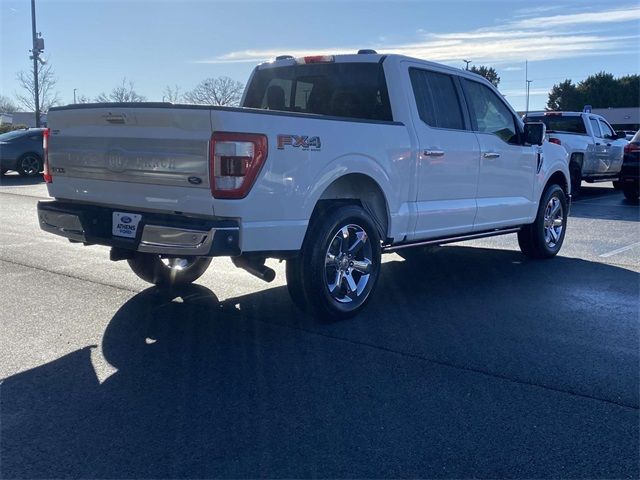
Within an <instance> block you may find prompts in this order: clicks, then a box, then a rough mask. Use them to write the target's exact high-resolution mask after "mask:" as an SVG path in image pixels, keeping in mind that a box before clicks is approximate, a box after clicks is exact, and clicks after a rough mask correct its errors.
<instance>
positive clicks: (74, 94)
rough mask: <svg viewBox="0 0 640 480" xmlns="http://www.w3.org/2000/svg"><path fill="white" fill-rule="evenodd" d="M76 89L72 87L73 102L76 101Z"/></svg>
mask: <svg viewBox="0 0 640 480" xmlns="http://www.w3.org/2000/svg"><path fill="white" fill-rule="evenodd" d="M76 90H77V88H74V89H73V103H76Z"/></svg>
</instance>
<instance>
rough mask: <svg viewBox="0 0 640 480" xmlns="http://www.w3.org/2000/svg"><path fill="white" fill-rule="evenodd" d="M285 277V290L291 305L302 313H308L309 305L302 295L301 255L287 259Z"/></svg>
mask: <svg viewBox="0 0 640 480" xmlns="http://www.w3.org/2000/svg"><path fill="white" fill-rule="evenodd" d="M285 273H286V277H287V290H288V291H289V296H290V297H291V300H292V301H293V303H294V304H295V305H296V307H298V308H299V309H300V310H302V311H303V312H307V311H309V304H308V303H307V298H306V296H305V294H304V285H303V282H302V255H297V256H295V257H292V258H288V259H287V264H286V267H285Z"/></svg>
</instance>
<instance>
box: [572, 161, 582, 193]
mask: <svg viewBox="0 0 640 480" xmlns="http://www.w3.org/2000/svg"><path fill="white" fill-rule="evenodd" d="M569 176H570V177H571V195H573V197H574V198H575V197H577V196H578V195H580V185H581V184H582V169H581V168H580V166H579V165H577V164H572V165H570V168H569Z"/></svg>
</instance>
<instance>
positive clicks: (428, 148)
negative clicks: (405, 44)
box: [405, 63, 480, 239]
mask: <svg viewBox="0 0 640 480" xmlns="http://www.w3.org/2000/svg"><path fill="white" fill-rule="evenodd" d="M408 73H409V75H408V76H407V77H406V78H407V81H408V83H409V85H407V86H406V90H405V91H407V92H410V94H409V97H410V98H409V100H410V108H411V112H412V119H413V125H414V127H415V131H416V135H417V137H418V145H419V149H418V156H417V161H418V165H417V198H416V224H415V230H414V234H413V238H414V239H422V238H436V237H441V236H446V235H451V234H456V233H466V232H470V231H471V230H472V228H473V221H474V218H475V215H476V201H475V195H476V188H477V184H478V168H479V161H480V147H479V145H478V139H477V138H476V136H475V134H474V133H473V132H472V131H471V130H470V128H469V121H468V116H466V115H465V113H464V112H465V109H464V108H463V105H462V92H461V90H460V86H459V83H458V81H457V79H456V78H455V77H454V76H452V75H450V74H449V73H446V72H440V71H436V70H430V69H425V68H424V67H423V66H421V65H420V64H413V63H408Z"/></svg>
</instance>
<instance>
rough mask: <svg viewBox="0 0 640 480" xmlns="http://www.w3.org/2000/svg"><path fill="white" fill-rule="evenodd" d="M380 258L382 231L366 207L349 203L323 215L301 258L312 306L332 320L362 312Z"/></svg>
mask: <svg viewBox="0 0 640 480" xmlns="http://www.w3.org/2000/svg"><path fill="white" fill-rule="evenodd" d="M380 261H381V246H380V235H379V233H378V230H377V228H376V226H375V224H374V222H373V221H372V219H371V217H370V216H369V215H368V214H367V213H366V212H365V211H364V209H362V208H361V207H359V206H356V205H345V206H341V207H337V208H335V209H334V210H329V211H328V212H326V213H324V214H323V215H322V217H319V218H317V219H316V220H315V221H314V222H313V224H312V226H311V228H310V230H309V232H308V234H307V238H306V239H305V243H304V246H303V252H302V257H301V269H302V270H301V275H302V283H301V287H302V291H303V295H304V301H305V303H306V304H307V305H308V308H309V310H310V311H312V312H313V313H314V315H316V316H317V317H318V318H319V319H322V320H328V321H334V320H341V319H345V318H350V317H353V316H354V315H356V314H358V313H359V312H360V311H361V310H362V309H363V308H364V307H365V305H366V304H367V302H368V300H369V298H370V296H371V294H372V292H373V291H374V289H375V286H376V283H377V281H378V277H379V275H380ZM290 291H291V290H290Z"/></svg>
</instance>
